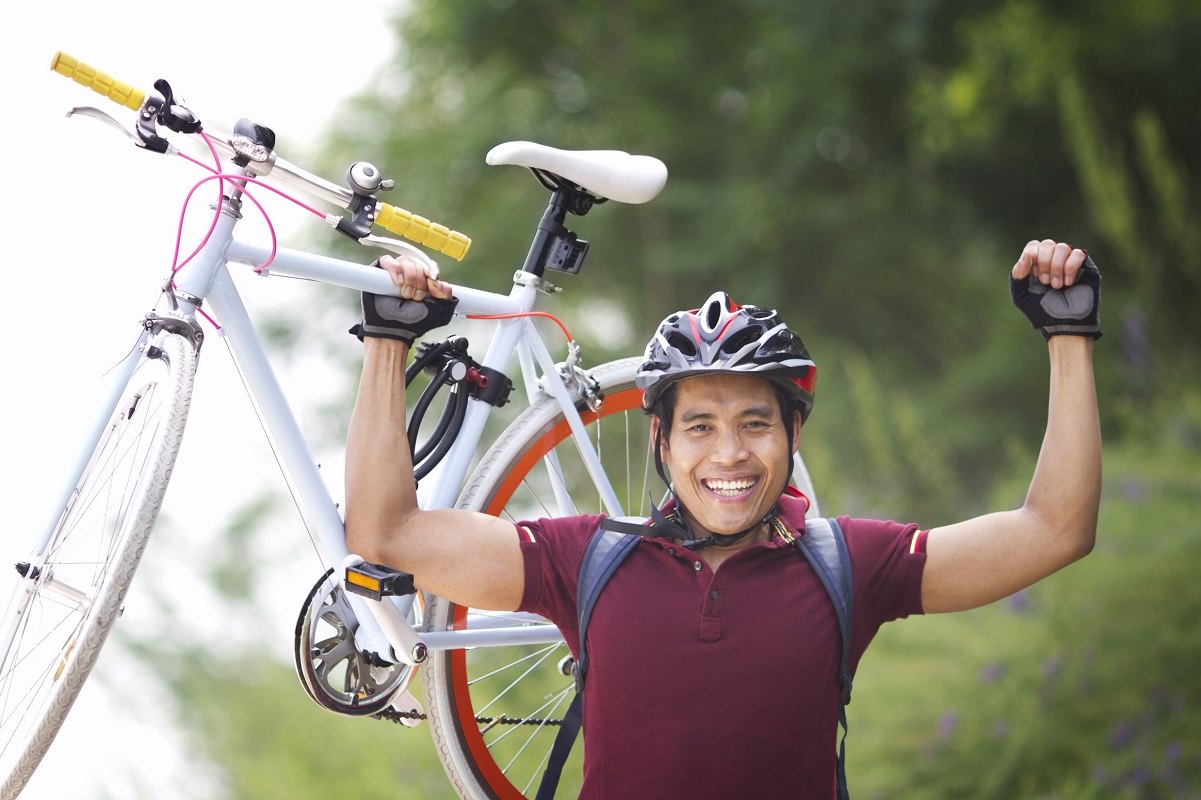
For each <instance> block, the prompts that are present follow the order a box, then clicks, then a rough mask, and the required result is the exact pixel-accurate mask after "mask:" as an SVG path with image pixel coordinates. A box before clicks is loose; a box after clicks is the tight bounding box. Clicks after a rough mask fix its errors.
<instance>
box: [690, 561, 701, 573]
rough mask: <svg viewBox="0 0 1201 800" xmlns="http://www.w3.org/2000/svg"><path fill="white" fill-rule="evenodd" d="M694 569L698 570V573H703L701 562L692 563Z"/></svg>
mask: <svg viewBox="0 0 1201 800" xmlns="http://www.w3.org/2000/svg"><path fill="white" fill-rule="evenodd" d="M692 568H693V569H694V570H696V571H697V572H700V571H701V562H699V561H693V562H692Z"/></svg>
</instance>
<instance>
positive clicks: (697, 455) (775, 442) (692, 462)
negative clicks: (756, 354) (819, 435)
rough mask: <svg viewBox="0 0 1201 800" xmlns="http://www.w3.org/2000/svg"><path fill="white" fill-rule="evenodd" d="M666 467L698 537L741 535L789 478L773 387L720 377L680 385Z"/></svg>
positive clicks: (731, 376)
mask: <svg viewBox="0 0 1201 800" xmlns="http://www.w3.org/2000/svg"><path fill="white" fill-rule="evenodd" d="M674 390H675V392H676V402H675V408H674V410H673V416H672V422H671V433H670V435H669V436H667V437H666V438H665V440H664V442H663V449H662V455H663V463H664V465H665V466H666V467H667V469H668V471H669V472H670V474H671V480H672V484H673V486H674V487H675V494H676V497H677V498H678V500H679V502H680V504H681V505H682V506H683V508H684V514H685V516H686V517H687V519H688V521H689V523H690V524H691V525H692V526H693V527H694V529H695V530H694V533H695V534H697V535H707V534H710V533H719V534H731V533H739V532H741V531H743V530H746V529H747V528H749V527H751V526H753V525H755V524H756V523H757V522H759V521H760V520H761V519H763V517H764V516H765V515H766V514H767V513H768V512H769V511H770V510H771V508H772V506H773V505H774V504H775V502H776V500H777V499H778V498H779V496H780V493H781V492H782V491H783V490H784V482H785V480H786V477H787V474H788V462H789V459H790V458H791V457H792V454H791V453H790V452H789V446H788V445H789V437H788V428H787V426H788V425H792V424H795V423H796V422H798V421H799V417H796V418H794V419H790V420H787V421H785V420H784V419H783V418H782V417H781V415H780V413H781V412H780V403H779V400H778V399H777V396H776V391H775V389H774V387H773V386H772V384H771V382H770V381H768V380H767V379H765V378H760V377H756V376H752V375H737V374H730V373H721V374H714V375H706V376H703V377H696V378H688V379H685V380H682V381H680V382H679V383H678V384H677V385H676V386H675V387H674Z"/></svg>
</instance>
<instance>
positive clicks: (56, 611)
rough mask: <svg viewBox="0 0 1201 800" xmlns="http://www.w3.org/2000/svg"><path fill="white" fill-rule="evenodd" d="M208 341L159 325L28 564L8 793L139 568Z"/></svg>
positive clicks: (0, 644) (14, 660)
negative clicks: (201, 348) (201, 344)
mask: <svg viewBox="0 0 1201 800" xmlns="http://www.w3.org/2000/svg"><path fill="white" fill-rule="evenodd" d="M196 357H197V352H196V348H195V345H194V344H193V342H192V340H190V339H188V338H185V337H184V336H180V335H178V334H174V333H170V332H166V331H163V332H160V333H157V334H155V335H152V336H150V337H149V338H148V339H147V340H146V342H145V344H144V347H143V352H142V355H141V358H140V361H139V363H138V365H137V366H136V368H135V369H134V372H133V375H132V376H131V378H130V380H129V382H128V384H127V385H126V388H125V389H124V391H123V392H122V394H121V397H120V400H119V401H118V403H117V407H116V409H114V411H113V413H112V416H111V417H110V418H109V422H108V425H107V426H106V427H105V429H104V431H103V433H102V435H101V437H100V440H99V441H98V442H97V444H96V447H95V450H94V451H93V452H92V455H91V458H90V459H89V460H88V462H87V465H86V466H85V468H84V470H83V474H82V475H81V476H80V478H79V482H78V483H77V484H76V485H75V488H74V490H73V492H72V493H71V496H70V498H69V500H68V502H67V504H66V506H65V507H64V508H63V509H62V511H61V515H60V517H59V519H58V522H57V525H56V526H55V528H54V530H53V532H52V533H51V535H50V537H49V539H48V540H47V542H46V544H45V546H44V547H42V548H40V552H36V553H33V554H31V555H30V556H29V558H28V560H27V561H22V562H21V563H19V564H17V565H16V566H17V571H18V572H19V573H20V574H21V575H22V579H21V580H20V581H19V583H18V585H17V588H16V590H15V591H14V594H13V598H12V601H11V602H10V604H9V608H8V612H7V614H6V616H5V617H4V620H3V621H4V632H3V634H0V778H2V779H3V781H4V782H3V785H2V786H0V798H3V799H4V800H8V798H12V797H15V796H16V795H17V794H18V793H19V792H20V791H21V789H22V787H24V785H25V783H26V782H27V781H28V780H29V778H30V776H31V775H32V774H33V771H34V770H35V769H36V768H37V765H38V764H39V763H40V762H41V760H42V756H43V755H45V753H46V750H47V749H48V748H49V747H50V744H51V742H53V741H54V737H55V735H56V734H57V733H58V730H59V728H60V727H61V726H62V724H63V721H64V720H65V719H66V716H67V713H68V712H69V711H70V710H71V706H72V704H73V703H74V702H75V698H76V697H77V696H78V694H79V690H80V689H81V688H82V687H83V682H84V681H85V680H86V679H87V677H88V674H89V673H90V672H91V670H92V666H93V665H94V664H95V663H96V657H97V655H98V654H99V652H100V648H101V646H103V644H104V641H105V639H106V638H107V636H108V632H109V629H110V628H111V627H112V624H113V622H114V621H115V620H116V618H117V617H118V616H119V615H120V613H121V603H122V601H123V599H124V597H125V593H126V591H127V590H128V588H129V584H130V581H131V580H133V574H134V570H135V569H136V568H137V565H138V561H139V560H140V559H141V556H142V552H143V550H144V549H145V546H146V539H147V537H148V536H149V534H150V529H151V527H152V526H153V525H154V520H155V518H156V517H157V516H158V510H159V507H160V506H161V504H162V501H163V495H164V493H165V492H166V490H167V481H168V479H169V478H170V476H171V470H172V467H173V466H174V464H175V457H176V454H177V453H178V452H179V445H180V440H181V439H182V437H183V430H184V422H185V420H186V419H187V413H188V406H189V403H190V401H191V396H192V382H193V379H194V377H195V373H196Z"/></svg>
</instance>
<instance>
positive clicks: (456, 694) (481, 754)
mask: <svg viewBox="0 0 1201 800" xmlns="http://www.w3.org/2000/svg"><path fill="white" fill-rule="evenodd" d="M641 407H642V392H640V391H639V390H638V389H635V388H633V387H630V388H628V389H622V390H619V391H617V392H614V393H613V394H607V395H605V402H604V405H603V406H602V407H601V412H602V413H601V414H598V413H597V412H594V411H586V412H582V413H581V414H580V419H581V420H582V421H583V422H584V424H585V425H589V424H591V423H592V422H595V421H596V420H597V419H598V418H600V417H601V416H602V414H603V416H610V415H612V414H618V413H621V412H623V411H631V410H633V409H640V408H641ZM570 435H571V427H570V426H569V425H568V424H567V420H560V421H559V422H558V423H556V424H555V425H553V426H552V427H550V428H549V429H547V430H546V431H545V432H544V433H543V434H542V435H541V436H539V437H538V439H537V440H536V441H534V442H533V444H532V445H531V446H530V447H529V448H528V449H527V450H526V451H525V452H524V453H522V454H521V456H520V457H519V458H518V459H517V461H516V462H515V463H514V464H513V468H512V469H511V470H509V472H508V473H507V474H506V475H505V476H504V479H503V480H502V481H501V482H500V484H499V485H498V486H497V487H496V490H495V491H494V492H493V494H492V497H491V498H490V499H489V501H488V503H487V505H486V506H485V507H484V508H483V509H482V510H483V511H484V513H486V514H491V515H492V516H500V513H501V512H502V511H503V510H504V507H505V505H506V504H507V503H508V502H509V499H510V498H511V497H512V496H513V493H514V492H515V491H516V490H517V487H518V486H520V485H521V482H522V480H524V479H525V476H526V475H528V474H529V473H530V470H531V469H533V468H534V465H535V464H537V463H538V461H539V460H540V459H541V458H542V457H543V456H545V455H546V454H547V453H549V452H550V451H551V450H553V449H554V448H555V447H556V446H557V445H558V444H559V443H560V442H562V441H563V440H564V439H566V438H567V437H568V436H570ZM466 625H467V608H466V607H464V606H460V605H457V604H456V605H452V606H451V626H450V627H451V628H453V629H455V630H462V629H463V628H465V627H466ZM450 674H451V687H452V695H453V703H454V706H455V713H456V714H457V715H458V718H459V730H460V731H461V732H462V737H463V743H464V744H465V745H466V746H467V750H468V751H469V752H470V753H471V761H472V763H473V764H474V765H475V769H476V773H477V775H478V776H479V778H480V780H481V782H482V783H483V784H484V785H486V786H487V787H488V788H489V789H491V790H492V791H493V792H494V793H495V794H496V796H497V797H499V798H504V800H520V798H523V797H525V795H523V794H522V793H521V792H520V791H518V789H517V787H515V786H513V784H512V783H511V782H510V781H509V779H508V778H507V777H505V775H504V773H502V772H501V771H500V767H498V766H497V765H496V761H495V760H494V759H493V758H492V753H491V752H490V751H489V750H488V746H487V744H485V743H484V737H483V736H482V735H481V734H480V730H479V726H478V725H477V723H476V721H475V709H474V708H473V707H472V705H471V690H470V689H469V688H468V686H467V655H466V651H464V650H452V651H450Z"/></svg>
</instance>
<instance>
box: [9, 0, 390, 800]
mask: <svg viewBox="0 0 1201 800" xmlns="http://www.w3.org/2000/svg"><path fill="white" fill-rule="evenodd" d="M396 5H397V3H396V2H395V0H360V2H356V3H353V4H350V5H344V6H341V8H343V9H347V10H346V11H337V12H335V11H334V8H335V7H334V6H332V5H330V4H326V3H316V2H311V1H310V0H243V2H242V3H239V4H228V3H220V4H214V5H211V6H204V5H202V4H195V3H191V4H169V6H164V5H154V4H148V3H145V2H143V1H142V0H104V2H93V1H92V0H64V1H63V2H58V3H51V2H43V3H30V4H24V5H23V6H22V11H21V21H20V22H17V21H16V20H15V18H14V15H13V13H10V14H9V15H8V16H9V22H8V24H6V25H5V26H4V27H3V30H2V32H0V67H2V68H3V74H4V76H5V84H4V85H5V89H4V94H3V97H4V101H5V102H4V106H5V111H4V120H5V124H4V125H3V126H0V137H2V143H3V153H4V155H5V165H6V168H5V170H4V173H5V175H4V177H5V181H4V186H5V188H6V189H7V191H6V192H4V194H3V197H2V199H0V213H2V216H0V218H2V219H3V220H4V223H3V225H4V232H5V238H6V240H7V241H8V243H9V246H10V248H12V250H10V251H9V252H8V253H6V254H5V255H4V256H2V257H0V264H2V269H3V270H4V280H3V291H0V348H2V350H0V352H2V353H3V367H4V373H5V376H6V377H5V381H4V383H5V385H6V386H8V389H7V390H6V392H5V394H6V396H7V400H6V402H5V403H4V406H3V408H4V411H5V419H6V423H7V424H4V425H2V426H0V452H3V453H4V454H5V455H6V456H7V458H6V459H5V462H4V464H5V466H4V467H3V475H0V489H2V491H3V495H2V499H3V507H4V510H5V515H4V518H5V525H4V526H3V528H4V530H3V534H0V542H2V543H3V548H4V549H3V552H0V592H2V593H3V596H2V597H0V606H2V605H4V604H6V603H7V597H8V584H7V583H6V581H8V580H9V578H8V577H7V567H4V566H3V564H4V563H5V562H4V559H9V558H11V559H12V560H14V561H15V560H16V558H15V557H16V556H17V555H18V554H20V553H21V552H23V550H24V548H25V546H26V545H25V542H26V541H28V540H30V539H31V538H32V536H33V534H34V529H35V528H37V527H39V526H41V525H42V523H43V522H44V521H45V517H46V515H47V504H48V503H50V502H52V501H53V498H54V497H56V496H57V495H58V493H59V491H60V477H59V473H60V472H61V471H62V470H63V469H65V466H66V463H67V462H68V461H69V460H70V459H71V458H72V456H73V453H74V449H73V448H74V445H73V441H74V438H73V437H74V435H76V434H78V432H79V431H80V430H81V428H82V427H83V426H84V425H85V424H86V423H87V419H88V418H89V417H90V415H91V414H92V413H93V412H92V410H91V409H92V405H94V403H90V402H89V398H91V397H93V396H94V393H95V391H96V389H97V387H98V386H99V385H100V380H101V377H102V375H103V373H104V371H105V369H107V368H108V367H109V366H110V365H112V364H113V363H114V362H115V361H116V360H117V359H118V358H119V357H120V355H121V354H122V353H123V352H124V350H125V349H126V348H127V347H128V345H129V344H130V343H131V342H132V338H133V336H134V334H135V333H136V323H137V320H138V319H140V318H141V316H142V315H143V314H144V313H145V312H146V311H147V310H149V308H150V306H151V305H152V304H153V301H154V287H155V286H156V284H157V283H158V282H160V281H161V279H162V277H163V275H164V274H165V268H166V266H167V265H168V264H169V259H170V255H171V252H172V246H173V232H174V225H175V222H176V220H177V218H178V214H179V209H180V201H181V200H182V198H183V196H184V193H185V192H186V190H187V188H188V187H189V186H190V185H191V183H192V182H194V181H195V179H196V178H197V177H198V176H199V173H198V172H197V171H196V170H195V169H190V168H188V169H185V168H184V167H183V166H182V163H175V164H168V165H166V166H164V164H165V162H167V161H168V160H167V159H164V158H163V157H161V156H152V155H150V154H147V153H143V152H139V151H137V150H135V148H133V147H132V146H131V145H130V144H128V143H127V142H126V141H125V140H124V139H123V137H121V136H120V135H119V134H116V133H115V132H113V131H110V130H108V129H107V128H104V127H102V126H101V125H99V124H97V123H96V122H94V121H92V120H88V119H83V118H78V117H77V118H72V119H67V118H65V116H64V114H65V112H66V110H67V109H68V108H70V107H72V106H76V105H95V106H98V107H102V108H104V109H105V110H106V111H109V112H110V113H112V114H114V115H115V116H119V117H120V118H122V119H123V120H131V119H132V112H129V111H127V110H124V109H121V108H118V107H116V106H115V105H113V104H111V103H108V102H106V101H104V100H103V99H102V98H100V97H99V96H98V95H94V94H92V93H91V92H89V91H87V90H85V89H84V88H83V87H81V86H78V85H77V84H75V83H73V82H71V81H69V80H67V79H64V78H62V77H61V76H59V75H57V74H55V73H53V72H51V71H50V69H49V64H50V60H51V57H52V56H53V54H54V53H55V51H57V50H62V51H64V52H66V53H68V54H70V55H72V56H74V57H76V58H78V59H80V60H81V61H85V62H87V63H89V64H91V65H92V66H94V67H96V68H98V69H100V70H102V71H104V72H107V73H109V74H111V75H113V76H114V77H116V78H117V79H119V80H122V81H125V82H127V83H130V84H132V85H134V86H137V87H139V88H146V89H149V88H150V87H151V85H152V84H153V82H154V80H155V79H157V78H160V77H162V78H167V79H168V80H169V81H170V82H171V83H172V85H173V87H175V89H176V91H177V93H178V94H180V95H181V96H182V98H183V99H184V100H185V101H186V102H187V103H188V104H189V105H190V106H191V107H193V108H194V110H196V111H197V113H198V114H199V115H200V116H201V118H202V119H204V120H205V121H207V122H209V124H210V125H212V126H214V127H217V128H220V129H222V130H229V129H230V128H231V127H232V124H233V122H234V121H235V120H236V119H237V118H238V117H240V116H247V117H252V118H255V119H256V121H259V122H262V123H264V124H267V125H269V126H270V127H272V128H274V129H275V131H276V133H277V136H278V137H279V148H278V149H279V151H280V153H281V155H282V156H283V157H284V158H287V159H289V160H291V161H294V162H298V163H301V164H303V163H304V160H305V158H306V154H307V152H308V148H311V147H314V146H315V145H316V142H317V134H318V132H319V131H320V129H321V128H322V127H323V126H324V125H325V124H326V123H327V122H328V115H329V114H330V113H332V111H333V110H334V109H335V108H336V106H337V103H338V101H340V100H341V99H343V98H344V97H346V96H348V95H350V94H352V93H354V92H356V91H358V90H360V89H362V88H364V87H366V86H367V85H368V83H369V80H370V78H371V75H372V71H373V70H374V69H375V67H376V66H377V65H378V64H380V63H381V62H383V61H384V60H385V59H387V58H388V57H389V55H390V54H391V52H392V50H393V46H394V42H393V39H392V35H391V33H390V31H389V30H388V26H387V23H386V20H387V18H388V16H389V14H390V13H391V10H392V8H393V7H395V6H396ZM351 11H353V14H354V16H353V17H352V16H351ZM363 157H364V158H370V157H372V154H364V156H363ZM176 161H178V159H176ZM160 177H161V179H162V182H161V183H160V184H159V185H161V186H162V187H164V189H165V191H164V192H163V194H162V195H161V198H162V199H161V200H160V201H159V202H158V203H156V204H154V206H155V207H152V208H146V207H142V208H139V209H138V213H137V215H136V216H133V215H129V214H127V213H126V212H128V211H129V209H130V206H129V203H130V201H131V200H132V199H133V198H134V192H133V188H134V186H135V185H136V184H138V183H140V182H142V181H145V180H149V179H151V178H153V179H155V180H160ZM325 177H327V178H329V179H331V180H338V179H340V176H334V175H327V176H325ZM285 223H286V220H285ZM119 247H124V248H126V249H125V251H124V252H119V251H118V250H117V248H119ZM131 289H132V291H130V290H131ZM215 344H216V343H215V342H212V343H210V344H209V346H208V348H206V354H205V355H206V358H205V359H203V360H202V361H201V377H200V379H199V380H198V384H197V391H198V395H197V399H196V401H195V402H194V404H193V410H192V416H191V418H190V421H189V438H188V439H186V440H185V449H184V452H183V453H182V454H181V457H180V464H179V467H178V468H177V473H176V475H177V480H178V478H179V476H181V475H184V476H187V475H192V476H195V475H204V476H208V477H209V478H211V480H207V481H206V482H205V488H206V489H207V490H208V491H207V494H205V495H204V496H202V497H201V498H200V502H201V503H203V507H204V508H205V509H206V510H207V513H208V514H209V516H210V517H211V518H212V519H213V520H215V521H219V520H220V518H221V515H222V513H223V512H224V511H225V510H226V508H225V506H226V503H225V502H223V501H225V500H226V499H228V498H233V499H241V497H240V495H245V494H246V493H248V492H251V491H253V490H254V489H255V488H257V486H258V485H259V483H258V481H263V480H268V479H270V480H276V478H275V476H276V475H277V474H278V473H277V472H275V469H276V468H275V465H274V462H273V461H271V460H270V457H269V453H268V451H267V448H266V444H265V441H264V439H263V436H262V434H261V432H259V431H258V429H257V427H247V428H245V429H243V428H238V427H237V426H231V427H229V428H226V427H223V425H222V423H223V422H224V421H225V420H224V417H223V415H222V411H221V408H222V407H221V406H219V405H218V401H219V399H220V397H221V396H222V395H224V394H226V393H233V394H234V396H233V399H234V400H235V401H236V402H235V405H234V406H232V408H234V410H235V411H236V412H238V413H239V414H241V413H244V412H246V411H247V409H248V406H247V404H246V401H245V399H244V396H243V395H241V394H240V393H241V388H240V385H238V384H237V382H236V379H235V378H234V376H233V371H232V367H230V366H229V364H228V354H227V353H226V352H225V351H224V349H223V348H220V347H219V346H215ZM210 351H211V352H210ZM194 440H200V441H205V442H215V443H217V444H224V446H226V447H230V446H232V447H233V448H234V449H235V450H236V451H237V453H238V458H237V459H235V460H236V461H237V463H236V464H235V463H223V464H221V465H219V466H218V467H216V470H217V472H214V471H213V470H214V467H213V465H212V464H211V463H208V462H206V461H204V458H203V456H201V455H194V454H193V453H192V452H191V451H190V450H189V442H191V441H194ZM192 447H196V445H195V444H193V445H192ZM218 473H219V474H218ZM193 483H195V481H193ZM276 488H282V486H277V487H276ZM181 499H182V498H181V496H180V493H178V492H177V484H173V485H172V490H171V493H170V494H168V504H169V505H170V504H171V503H172V502H180V501H181ZM295 534H296V535H301V536H302V535H303V533H302V531H301V529H300V528H297V529H296V531H295ZM171 546H172V545H171V544H169V543H164V542H163V541H158V540H154V541H152V544H151V547H152V551H151V553H150V554H148V556H147V559H149V558H150V557H151V555H153V554H154V553H155V552H157V551H156V550H154V548H158V551H162V553H163V554H164V555H166V556H168V557H169V553H167V549H168V548H170V547H171ZM315 577H316V576H313V579H315ZM137 585H138V581H137V580H136V579H135V581H134V586H135V590H136V588H137ZM131 597H132V595H131ZM301 599H302V597H300V596H297V597H294V598H288V600H289V602H290V604H291V605H292V606H293V607H294V610H293V611H292V612H291V613H293V614H294V613H295V610H297V609H298V608H299V602H300V600H301ZM127 616H128V614H127ZM292 621H293V620H292V619H291V618H287V619H282V620H280V625H279V630H278V631H272V632H270V634H269V636H270V637H273V638H271V641H270V646H271V647H272V648H274V649H277V650H279V649H281V648H284V647H286V646H287V643H288V640H289V638H290V637H287V636H284V633H285V632H288V633H290V628H291V625H292ZM217 622H218V624H219V622H220V621H217ZM185 624H186V623H185ZM108 655H109V652H108V651H107V650H106V651H105V653H103V654H102V655H101V658H100V665H99V666H98V667H97V672H96V674H95V677H96V679H97V680H96V681H94V683H96V685H97V686H99V687H101V688H100V689H96V690H95V691H94V692H89V690H90V689H93V683H89V684H88V686H87V687H85V690H84V693H83V697H82V699H81V700H80V703H79V705H78V706H77V708H76V710H75V711H74V712H73V713H72V715H71V717H70V718H69V719H68V722H67V726H66V728H64V731H63V732H62V733H61V734H60V736H59V740H58V741H57V742H56V743H55V746H54V747H52V748H51V752H50V755H49V756H48V757H47V759H46V761H45V762H44V763H43V765H42V767H41V768H40V769H39V771H38V773H37V774H36V775H35V778H34V781H33V782H32V783H31V784H30V786H29V788H28V790H27V791H26V793H25V795H24V797H31V798H43V797H53V798H56V800H90V799H91V798H98V797H102V796H105V797H112V796H116V797H131V796H145V797H156V798H158V797H161V798H174V797H179V796H180V795H179V787H180V785H181V784H180V783H179V781H180V780H181V778H182V776H184V775H186V774H187V772H186V769H187V763H188V761H189V758H188V756H187V754H186V753H184V752H181V751H180V749H179V742H178V740H177V739H175V738H174V737H173V736H172V735H171V732H170V731H169V730H162V729H161V723H160V722H158V721H156V720H154V719H153V718H152V717H145V716H143V715H142V714H141V713H140V712H139V713H136V714H130V713H129V709H128V706H127V705H125V704H124V701H123V700H122V698H121V696H120V694H119V693H118V695H116V696H115V697H114V696H105V694H104V692H103V687H104V686H105V685H112V686H120V685H121V684H122V682H123V681H124V682H126V683H128V679H129V674H128V673H123V672H121V671H120V667H119V665H116V664H112V665H107V668H106V656H108ZM277 655H278V656H279V657H281V658H286V657H287V653H286V652H279V653H277ZM132 689H133V687H131V686H128V685H126V686H124V691H125V692H130V691H131V690H132ZM298 691H299V687H298ZM134 693H135V694H143V695H146V696H149V697H153V695H154V688H153V687H146V690H145V691H142V690H141V689H138V690H136V691H134ZM90 695H95V696H90ZM134 717H139V718H140V719H138V718H134ZM156 728H157V729H156ZM192 780H194V778H192ZM183 785H187V784H186V783H185V784H183ZM197 791H198V794H196V795H194V796H203V795H204V790H203V784H200V785H199V786H198V788H197ZM135 793H136V795H135ZM189 796H193V795H189Z"/></svg>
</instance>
